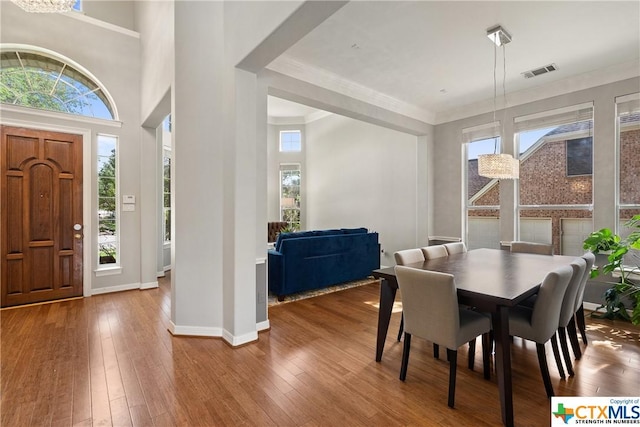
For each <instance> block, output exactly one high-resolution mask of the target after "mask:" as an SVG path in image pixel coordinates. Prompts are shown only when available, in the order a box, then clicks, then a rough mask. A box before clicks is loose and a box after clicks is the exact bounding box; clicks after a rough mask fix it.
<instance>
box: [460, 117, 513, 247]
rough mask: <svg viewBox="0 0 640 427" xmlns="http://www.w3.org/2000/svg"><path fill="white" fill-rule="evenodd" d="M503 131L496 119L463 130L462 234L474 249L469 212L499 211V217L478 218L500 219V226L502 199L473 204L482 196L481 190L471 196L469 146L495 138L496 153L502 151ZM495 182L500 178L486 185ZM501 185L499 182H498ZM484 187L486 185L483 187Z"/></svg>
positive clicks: (498, 237) (498, 238)
mask: <svg viewBox="0 0 640 427" xmlns="http://www.w3.org/2000/svg"><path fill="white" fill-rule="evenodd" d="M500 134H501V131H500V122H499V121H496V122H491V123H486V124H482V125H478V126H474V127H470V128H465V129H463V130H462V140H463V144H462V156H461V158H462V170H463V177H462V187H463V189H462V197H463V200H462V206H464V214H463V221H464V224H463V230H462V236H463V241H464V242H465V243H466V244H467V246H469V247H470V248H471V249H473V247H471V246H470V245H471V244H472V243H473V242H472V240H471V239H470V236H469V223H470V221H469V218H470V215H469V213H470V212H471V211H479V210H482V211H497V215H498V216H497V217H496V216H493V215H491V216H477V217H476V218H486V219H491V218H494V219H497V220H498V227H500V225H499V224H500V200H498V204H497V205H472V204H471V203H470V202H471V201H472V200H473V199H474V198H475V197H476V196H478V195H480V196H481V194H480V192H478V193H476V194H474V195H473V196H472V197H469V160H470V159H469V148H470V146H471V144H473V143H478V142H484V141H490V140H493V143H494V150H493V151H494V152H496V153H501V152H502V148H503V145H502V136H501V135H500ZM480 154H492V153H484V152H483V153H480ZM493 182H498V183H499V180H495V179H491V180H490V181H489V182H488V183H487V184H485V187H486V186H487V185H489V184H490V183H493ZM498 185H499V184H498ZM483 188H484V187H483ZM498 191H499V187H498ZM496 237H497V245H498V247H499V246H500V245H501V242H500V235H499V234H498V236H496Z"/></svg>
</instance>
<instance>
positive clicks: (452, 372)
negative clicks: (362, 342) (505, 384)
mask: <svg viewBox="0 0 640 427" xmlns="http://www.w3.org/2000/svg"><path fill="white" fill-rule="evenodd" d="M395 271H396V277H397V279H398V287H399V288H400V292H402V298H403V309H404V316H405V337H404V348H403V352H402V366H401V368H400V380H402V381H404V380H405V379H406V378H407V368H408V365H409V352H410V350H411V337H412V336H414V335H415V336H417V337H420V338H424V339H426V340H428V341H431V342H434V343H437V344H439V345H442V346H445V347H446V348H447V356H448V360H449V399H448V405H449V406H450V407H452V408H453V406H454V401H455V390H456V366H457V359H458V347H460V346H461V345H462V344H464V343H466V342H468V341H471V340H474V341H475V339H476V338H477V337H478V336H479V335H482V336H483V340H482V356H483V361H484V363H483V366H484V376H485V378H487V379H488V378H489V331H490V330H491V321H490V319H489V317H488V316H486V315H484V314H481V313H478V312H476V311H473V310H466V309H461V308H459V306H458V296H457V292H456V285H455V280H454V278H453V275H451V274H446V273H439V272H435V271H428V270H419V269H417V268H410V267H403V266H396V267H395Z"/></svg>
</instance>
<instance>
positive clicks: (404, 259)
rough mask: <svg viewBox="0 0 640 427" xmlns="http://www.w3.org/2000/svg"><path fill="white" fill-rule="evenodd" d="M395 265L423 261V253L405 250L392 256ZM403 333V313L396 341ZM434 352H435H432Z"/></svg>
mask: <svg viewBox="0 0 640 427" xmlns="http://www.w3.org/2000/svg"><path fill="white" fill-rule="evenodd" d="M393 257H394V258H395V260H396V264H397V265H407V264H413V263H416V262H422V261H424V253H423V252H422V250H421V249H405V250H402V251H398V252H396V253H394V254H393ZM403 331H404V313H403V314H402V315H401V317H400V329H399V330H398V341H400V340H401V339H402V332H403ZM434 351H435V350H434Z"/></svg>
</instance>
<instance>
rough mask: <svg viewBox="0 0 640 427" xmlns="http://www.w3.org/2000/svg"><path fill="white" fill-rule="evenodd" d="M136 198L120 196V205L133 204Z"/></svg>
mask: <svg viewBox="0 0 640 427" xmlns="http://www.w3.org/2000/svg"><path fill="white" fill-rule="evenodd" d="M135 202H136V196H131V195H124V196H122V203H135Z"/></svg>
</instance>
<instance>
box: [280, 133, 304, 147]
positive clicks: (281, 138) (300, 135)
mask: <svg viewBox="0 0 640 427" xmlns="http://www.w3.org/2000/svg"><path fill="white" fill-rule="evenodd" d="M286 134H298V136H299V137H300V142H299V144H300V149H298V150H285V149H283V136H284V135H286ZM278 147H279V148H278V149H279V151H280V152H281V153H300V152H302V131H301V130H300V129H288V130H281V131H280V133H279V137H278Z"/></svg>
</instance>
